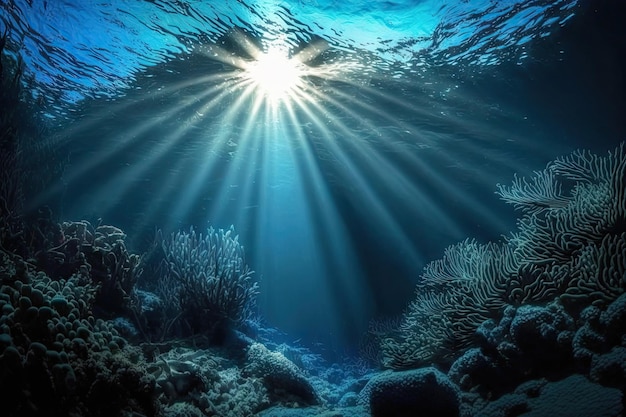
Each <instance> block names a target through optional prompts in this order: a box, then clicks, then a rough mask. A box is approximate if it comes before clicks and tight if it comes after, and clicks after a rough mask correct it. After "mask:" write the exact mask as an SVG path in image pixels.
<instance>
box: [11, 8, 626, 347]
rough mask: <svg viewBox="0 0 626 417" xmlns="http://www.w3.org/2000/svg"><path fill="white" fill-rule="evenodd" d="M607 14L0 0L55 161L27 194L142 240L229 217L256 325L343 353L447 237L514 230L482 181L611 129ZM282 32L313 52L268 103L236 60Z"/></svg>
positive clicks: (511, 215)
mask: <svg viewBox="0 0 626 417" xmlns="http://www.w3.org/2000/svg"><path fill="white" fill-rule="evenodd" d="M624 12H625V10H624V5H623V2H620V1H618V0H614V1H610V0H603V1H591V0H587V1H575V0H569V1H566V0H563V1H503V2H493V1H469V2H462V1H459V2H448V1H436V0H424V1H388V2H339V1H322V0H318V1H316V0H302V1H292V2H288V1H272V0H268V1H259V2H252V1H249V2H242V1H220V2H217V1H214V2H195V1H178V2H170V1H163V2H161V1H130V0H129V1H113V2H109V3H101V2H92V1H10V0H7V1H4V2H3V3H2V5H1V9H0V32H2V33H4V32H5V31H6V32H7V33H8V43H7V50H8V51H9V52H10V55H11V56H13V57H15V58H17V57H20V59H21V62H22V63H23V64H22V65H23V68H24V76H23V78H22V84H23V87H24V90H25V91H26V92H27V94H26V97H25V100H27V101H28V102H29V103H30V108H31V109H32V114H33V116H34V117H36V118H37V120H38V123H40V124H41V125H42V126H44V127H45V129H46V132H47V135H46V143H45V144H39V145H41V148H43V152H49V154H48V155H49V156H48V157H47V159H48V161H49V163H50V164H51V165H53V163H52V162H50V160H54V163H58V164H62V165H63V169H62V170H59V171H58V172H59V175H58V177H54V178H47V177H48V176H49V175H50V171H49V170H46V166H45V164H43V165H42V172H39V173H38V175H41V176H42V177H46V178H47V180H48V182H49V184H50V186H49V187H46V189H45V190H37V191H36V192H33V193H32V194H29V195H27V196H26V199H27V203H28V207H30V208H31V209H33V210H34V209H35V208H36V207H38V206H40V205H41V204H48V205H50V206H51V207H52V208H53V210H55V212H56V213H57V214H58V215H59V216H60V217H61V218H62V219H64V220H70V219H72V220H79V219H83V218H84V219H88V220H92V221H95V220H96V219H98V218H101V219H103V221H104V222H105V223H107V224H114V225H116V226H119V227H121V228H122V229H123V230H124V231H126V233H127V234H128V235H129V241H130V242H131V247H134V248H135V249H136V250H137V251H141V250H144V249H145V248H146V247H147V245H148V243H149V242H150V240H151V239H152V237H153V233H154V230H155V228H160V229H163V231H164V232H165V233H170V232H173V231H176V230H179V229H187V228H188V227H189V226H190V225H194V226H195V227H196V228H197V229H203V228H205V227H206V226H207V225H208V224H209V223H210V224H212V225H214V226H215V227H219V228H226V227H228V226H230V225H231V224H233V225H234V226H235V229H236V230H237V232H238V233H239V234H240V241H241V242H242V243H243V244H244V245H245V247H246V254H247V260H248V263H249V264H250V266H251V267H252V268H253V269H254V270H256V271H257V276H258V277H259V278H260V282H261V293H260V302H259V310H260V314H261V315H262V316H263V317H264V318H265V319H266V320H267V322H268V323H269V324H271V325H274V326H276V327H278V328H280V329H281V330H283V331H285V332H286V333H287V334H289V335H290V337H292V340H299V339H302V340H303V343H306V344H308V345H313V344H315V345H316V346H318V347H320V348H323V349H326V350H329V351H334V352H335V353H337V352H341V351H342V350H344V349H351V348H354V346H356V344H358V340H359V338H360V336H361V334H362V333H363V331H364V330H365V329H366V328H367V324H368V322H369V320H371V319H373V318H375V317H379V316H389V315H396V314H399V313H401V312H402V311H403V309H404V308H405V307H406V305H407V303H408V302H409V301H410V300H411V298H412V292H413V287H414V285H415V282H416V280H417V279H418V277H419V274H420V271H421V269H422V267H423V266H424V265H425V264H426V263H427V262H429V261H431V260H433V259H437V258H439V257H441V254H442V253H443V250H444V249H445V248H446V247H447V246H448V245H450V244H453V243H456V242H458V241H460V240H463V239H465V238H467V237H470V238H476V239H478V240H480V241H489V240H497V239H499V238H500V236H501V235H503V234H506V233H508V232H509V231H510V230H512V229H513V228H514V227H515V221H516V216H517V213H515V212H513V211H512V209H511V208H510V207H509V206H506V205H505V204H504V203H503V202H502V201H500V200H498V197H497V195H495V194H494V191H495V189H496V184H498V183H503V184H508V183H510V181H511V180H512V178H513V175H514V173H517V174H518V175H520V176H523V175H527V174H530V173H531V172H532V171H534V170H540V169H542V168H543V167H544V166H545V164H546V163H547V162H548V161H550V160H553V159H554V158H555V157H557V156H559V155H562V154H566V153H568V152H570V151H572V150H574V149H577V148H586V149H591V150H593V151H595V152H598V153H604V152H606V151H607V150H609V149H613V148H614V147H615V146H616V145H617V144H618V143H619V142H621V141H623V140H624V138H626V123H625V122H624V118H623V115H624V114H626V79H625V78H626V76H625V72H624V68H625V64H624V62H625V60H624V56H625V53H626V40H625V39H626V35H625V33H624V30H623V29H621V24H622V23H621V18H620V16H623V13H624ZM244 38H245V39H246V40H247V42H249V43H251V44H253V45H255V47H254V48H252V49H250V48H248V49H246V48H245V47H244V42H243V41H242V39H244ZM277 45H278V46H279V47H282V48H284V49H285V50H286V51H287V53H288V55H289V56H291V57H293V56H295V55H297V53H298V52H299V51H307V47H311V46H313V47H315V48H317V49H315V50H314V51H313V52H312V53H311V54H312V55H311V56H310V58H311V59H310V60H308V61H306V62H305V65H306V68H307V71H309V72H308V73H307V74H306V75H305V77H304V78H303V84H301V85H300V86H299V87H297V88H296V90H295V93H294V94H293V97H291V98H287V99H284V100H283V101H279V102H278V103H277V104H276V103H274V105H272V103H270V102H269V101H268V100H263V99H262V96H263V93H262V92H259V91H257V90H255V91H251V92H250V91H247V90H245V88H242V87H241V86H239V85H238V84H237V76H238V74H241V73H242V72H243V71H242V70H241V69H240V68H238V67H237V66H236V65H233V62H234V61H236V60H240V61H241V60H243V61H246V62H252V61H253V57H252V56H251V55H253V53H251V51H252V52H254V50H257V51H267V50H270V49H271V48H272V47H276V46H277ZM274 69H275V70H276V71H278V69H277V68H274ZM233 80H234V81H233ZM259 97H261V98H259ZM32 152H35V151H34V150H33V151H32ZM44 158H46V157H44Z"/></svg>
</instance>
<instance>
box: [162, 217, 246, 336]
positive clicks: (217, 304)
mask: <svg viewBox="0 0 626 417" xmlns="http://www.w3.org/2000/svg"><path fill="white" fill-rule="evenodd" d="M163 253H164V256H165V262H164V267H163V269H162V271H163V272H162V274H161V275H160V276H159V282H158V284H157V285H158V289H157V294H158V295H160V296H161V299H162V300H164V301H165V310H166V312H167V313H166V315H167V316H168V317H174V318H175V319H174V320H175V321H177V322H178V323H179V327H178V328H179V329H180V330H179V332H178V334H179V335H183V336H189V335H193V334H198V333H206V334H208V335H209V336H216V337H220V332H223V330H224V329H223V328H224V327H227V326H229V325H230V324H231V323H240V322H242V321H243V320H245V319H246V318H248V317H249V316H251V315H252V312H253V311H254V305H255V300H256V295H257V292H258V284H257V282H256V281H255V280H254V279H253V271H252V270H250V268H249V267H248V265H247V264H246V262H245V257H244V248H243V246H242V245H241V244H240V243H239V239H238V236H236V235H235V233H234V228H233V227H232V226H231V228H230V229H228V230H223V229H219V230H215V229H213V228H212V227H210V228H209V229H208V230H207V233H206V234H205V235H203V234H202V233H199V234H197V233H196V232H195V230H193V228H192V229H191V230H190V231H189V233H187V232H182V231H179V232H178V233H175V234H172V235H171V237H170V239H165V240H163ZM172 324H173V323H170V324H169V325H172ZM183 324H184V326H185V327H183Z"/></svg>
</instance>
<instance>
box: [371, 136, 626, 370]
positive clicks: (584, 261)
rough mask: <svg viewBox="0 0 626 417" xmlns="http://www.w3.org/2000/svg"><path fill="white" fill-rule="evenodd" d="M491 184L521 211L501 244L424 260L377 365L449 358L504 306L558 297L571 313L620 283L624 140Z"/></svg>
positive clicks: (607, 296) (465, 245)
mask: <svg viewBox="0 0 626 417" xmlns="http://www.w3.org/2000/svg"><path fill="white" fill-rule="evenodd" d="M534 174H535V175H534V176H533V177H532V178H531V179H530V180H526V179H520V178H518V177H515V179H514V181H513V184H512V185H511V186H510V187H506V186H503V185H498V186H497V188H498V191H497V193H498V194H499V195H500V197H501V198H502V199H503V200H504V201H505V202H507V203H509V204H513V205H514V206H515V208H516V209H519V210H521V211H522V216H521V218H519V219H518V230H517V231H516V232H515V233H512V234H511V235H510V236H508V237H506V238H505V240H504V242H501V243H488V244H480V243H477V242H475V241H474V240H465V241H463V242H461V243H458V244H456V245H452V246H450V247H449V248H448V249H447V250H446V251H445V254H444V257H443V258H442V259H440V260H436V261H434V262H431V263H430V264H428V265H427V266H426V267H425V269H424V272H423V274H422V276H421V280H420V282H419V283H418V284H417V287H416V290H415V299H414V300H413V302H411V304H410V305H409V307H408V310H407V312H406V313H405V314H404V318H403V321H402V323H401V324H400V326H399V328H398V332H397V333H396V334H395V335H394V337H388V338H385V339H384V340H383V341H382V342H381V349H382V353H383V364H384V365H385V366H386V367H389V368H395V369H402V368H415V367H418V366H421V365H423V364H426V363H429V362H431V361H444V362H447V361H450V360H451V359H454V358H455V357H458V356H459V355H460V354H461V353H463V352H464V351H465V350H467V349H468V348H470V347H471V346H472V345H473V344H474V343H475V332H476V329H478V327H479V326H480V325H481V324H482V323H483V322H485V321H486V320H488V319H498V318H500V317H501V315H502V313H503V311H504V309H505V308H506V307H507V306H508V305H513V306H520V305H524V304H537V303H541V304H545V303H548V302H550V301H554V300H558V301H559V302H560V303H561V304H562V305H563V306H565V307H566V308H567V309H569V312H570V313H571V314H573V315H574V316H576V315H578V314H579V313H580V310H582V308H584V307H585V306H587V305H589V304H593V305H595V306H598V307H605V306H606V305H608V304H609V303H610V302H612V301H613V300H615V299H617V298H618V297H619V296H620V295H621V294H622V293H623V292H624V290H625V289H626V147H625V145H624V144H623V143H622V144H621V145H620V146H619V147H617V148H616V149H615V150H614V151H613V152H609V153H608V155H607V156H598V155H595V154H593V153H591V152H589V151H581V150H577V151H575V152H573V153H572V154H570V155H568V156H565V157H560V158H557V159H556V160H554V161H552V162H550V163H548V165H547V167H546V168H545V169H544V170H542V171H538V172H535V173H534Z"/></svg>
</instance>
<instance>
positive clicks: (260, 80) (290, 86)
mask: <svg viewBox="0 0 626 417" xmlns="http://www.w3.org/2000/svg"><path fill="white" fill-rule="evenodd" d="M301 76H302V63H301V62H300V61H299V60H298V59H295V58H289V56H288V53H287V51H285V50H284V49H283V48H277V47H275V48H271V49H270V50H268V51H267V52H266V53H262V54H260V55H259V57H258V58H257V59H256V60H255V61H253V62H251V63H250V64H249V65H247V66H246V70H245V77H246V78H248V79H249V80H250V81H251V82H252V83H253V84H254V85H255V86H256V87H257V88H258V90H259V91H260V92H261V93H263V94H265V96H266V98H267V99H269V100H270V101H275V100H285V99H287V98H289V96H290V95H291V94H292V92H293V91H294V90H295V89H297V88H298V87H300V86H301V83H302V80H301Z"/></svg>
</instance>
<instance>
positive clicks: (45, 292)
mask: <svg viewBox="0 0 626 417" xmlns="http://www.w3.org/2000/svg"><path fill="white" fill-rule="evenodd" d="M2 262H3V265H2V268H1V269H2V270H3V271H14V270H15V269H16V267H15V264H14V262H13V261H12V260H10V259H9V257H6V256H5V257H3V260H2ZM7 275H9V274H6V275H3V280H2V282H3V285H2V287H1V288H0V306H1V308H2V318H1V319H0V364H1V366H0V368H1V373H0V390H2V392H3V397H4V398H5V400H3V415H8V416H12V415H20V416H29V415H31V416H37V415H54V416H66V415H89V416H106V415H116V414H119V413H120V412H122V411H123V410H125V411H129V412H130V411H134V412H138V413H141V414H144V415H155V414H156V412H157V410H158V405H157V404H156V403H155V401H154V395H153V391H154V386H155V382H154V378H152V377H151V376H150V375H149V374H147V373H146V372H145V366H146V363H145V361H144V360H143V356H142V354H141V352H139V351H138V350H137V349H136V348H133V347H131V346H129V345H128V344H127V342H126V340H125V339H123V338H122V337H120V336H119V334H118V333H117V331H116V330H115V329H114V328H113V327H112V326H111V325H110V324H108V323H107V322H104V321H102V320H100V319H95V318H94V316H93V314H92V307H93V303H94V301H95V294H96V292H97V289H96V287H95V286H90V285H85V284H84V283H81V282H80V279H79V278H78V277H77V276H72V277H70V278H68V279H60V280H52V279H51V278H50V277H48V276H47V275H45V273H43V272H41V271H40V272H35V271H26V272H25V273H24V274H23V276H21V277H20V279H15V278H16V277H15V276H12V277H9V279H6V278H7Z"/></svg>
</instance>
